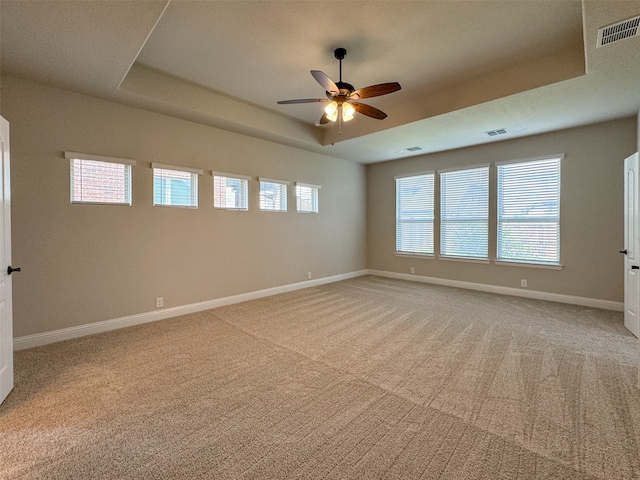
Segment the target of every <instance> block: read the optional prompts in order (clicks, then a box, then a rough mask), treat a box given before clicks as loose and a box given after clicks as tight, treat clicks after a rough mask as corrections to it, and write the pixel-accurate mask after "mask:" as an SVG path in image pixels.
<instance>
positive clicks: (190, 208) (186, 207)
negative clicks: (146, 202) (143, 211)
mask: <svg viewBox="0 0 640 480" xmlns="http://www.w3.org/2000/svg"><path fill="white" fill-rule="evenodd" d="M154 207H162V208H184V209H187V210H197V209H198V206H197V205H196V206H191V205H154Z"/></svg>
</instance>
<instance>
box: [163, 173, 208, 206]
mask: <svg viewBox="0 0 640 480" xmlns="http://www.w3.org/2000/svg"><path fill="white" fill-rule="evenodd" d="M151 166H152V167H153V205H154V206H156V207H157V206H163V207H186V208H198V175H200V174H202V170H197V169H193V168H186V167H176V166H173V165H164V164H160V163H152V164H151Z"/></svg>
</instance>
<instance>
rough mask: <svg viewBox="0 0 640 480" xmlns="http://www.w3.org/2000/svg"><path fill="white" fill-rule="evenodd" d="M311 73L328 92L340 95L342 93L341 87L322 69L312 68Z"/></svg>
mask: <svg viewBox="0 0 640 480" xmlns="http://www.w3.org/2000/svg"><path fill="white" fill-rule="evenodd" d="M311 75H313V78H315V79H316V82H318V83H319V84H320V85H321V86H322V88H324V89H325V90H326V91H327V92H329V93H333V94H335V95H338V94H339V93H340V89H339V88H338V86H337V85H336V84H335V82H334V81H333V80H331V79H330V78H329V77H327V75H326V74H325V73H323V72H321V71H320V70H311Z"/></svg>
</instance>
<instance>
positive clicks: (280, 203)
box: [260, 178, 289, 212]
mask: <svg viewBox="0 0 640 480" xmlns="http://www.w3.org/2000/svg"><path fill="white" fill-rule="evenodd" d="M288 185H289V182H286V181H283V180H272V179H269V178H261V179H260V210H267V211H271V212H286V211H287V186H288Z"/></svg>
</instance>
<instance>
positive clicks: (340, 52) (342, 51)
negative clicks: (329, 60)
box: [333, 47, 347, 83]
mask: <svg viewBox="0 0 640 480" xmlns="http://www.w3.org/2000/svg"><path fill="white" fill-rule="evenodd" d="M333 56H334V57H336V59H338V61H339V62H340V83H342V59H343V58H344V57H346V56H347V49H346V48H342V47H340V48H336V49H335V50H334V51H333Z"/></svg>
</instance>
